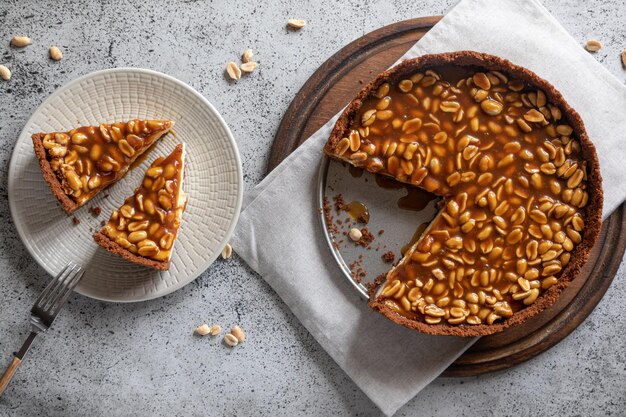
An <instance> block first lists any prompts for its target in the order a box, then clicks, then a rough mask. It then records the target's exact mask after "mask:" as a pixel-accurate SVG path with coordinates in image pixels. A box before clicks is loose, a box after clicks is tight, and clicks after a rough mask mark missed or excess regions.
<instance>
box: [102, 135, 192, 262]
mask: <svg viewBox="0 0 626 417" xmlns="http://www.w3.org/2000/svg"><path fill="white" fill-rule="evenodd" d="M184 169H185V148H184V144H179V145H177V146H176V148H175V149H174V150H173V151H172V153H171V154H170V155H169V156H167V157H159V158H157V159H156V160H155V161H154V162H153V163H152V164H151V165H150V168H148V169H147V170H146V173H145V175H144V178H143V180H142V183H141V185H140V186H139V187H137V189H135V191H134V192H133V195H131V196H130V197H128V198H127V199H126V200H125V201H124V204H123V205H122V206H121V207H120V208H119V209H118V210H115V211H113V213H112V214H111V217H110V219H109V221H108V222H107V224H106V225H105V226H104V227H103V228H102V230H101V231H99V232H97V233H96V234H95V235H94V240H95V241H96V243H98V245H100V246H102V247H103V248H104V249H106V250H107V251H109V252H111V253H114V254H116V255H118V256H120V257H122V258H124V259H126V260H128V261H130V262H134V263H137V264H140V265H144V266H148V267H150V268H154V269H159V270H167V269H168V268H169V264H170V259H171V256H172V251H173V246H174V242H175V241H176V238H177V236H178V230H179V228H180V221H181V217H182V214H183V211H184V210H185V208H186V204H187V196H186V195H185V193H184V191H183V188H182V185H183V178H184Z"/></svg>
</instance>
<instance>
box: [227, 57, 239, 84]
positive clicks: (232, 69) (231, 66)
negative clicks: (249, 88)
mask: <svg viewBox="0 0 626 417" xmlns="http://www.w3.org/2000/svg"><path fill="white" fill-rule="evenodd" d="M226 72H227V73H228V76H229V77H230V78H231V79H233V80H238V79H240V78H241V70H240V69H239V66H238V65H237V64H236V63H234V62H233V61H230V62H229V63H228V65H226Z"/></svg>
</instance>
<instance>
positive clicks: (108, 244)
mask: <svg viewBox="0 0 626 417" xmlns="http://www.w3.org/2000/svg"><path fill="white" fill-rule="evenodd" d="M93 239H94V240H95V241H96V243H97V244H98V245H100V246H102V247H103V248H104V249H106V250H107V251H109V252H111V253H113V254H115V255H117V256H120V257H122V258H124V259H126V260H127V261H130V262H134V263H136V264H139V265H144V266H147V267H150V268H154V269H158V270H160V271H166V270H167V269H168V268H169V267H170V263H169V261H168V262H159V261H155V260H152V259H148V258H145V257H143V256H138V255H135V254H134V253H132V252H130V251H128V250H126V249H124V248H123V247H121V246H120V245H118V244H117V243H115V242H113V241H112V240H111V239H109V238H108V237H107V236H106V235H105V234H104V233H102V232H97V233H95V234H94V235H93Z"/></svg>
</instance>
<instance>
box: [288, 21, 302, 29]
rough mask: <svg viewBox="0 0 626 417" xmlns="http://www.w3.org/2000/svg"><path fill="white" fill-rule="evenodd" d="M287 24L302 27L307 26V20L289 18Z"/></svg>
mask: <svg viewBox="0 0 626 417" xmlns="http://www.w3.org/2000/svg"><path fill="white" fill-rule="evenodd" d="M287 26H289V27H290V28H292V29H296V30H297V29H302V28H303V27H305V26H306V20H303V19H289V20H287Z"/></svg>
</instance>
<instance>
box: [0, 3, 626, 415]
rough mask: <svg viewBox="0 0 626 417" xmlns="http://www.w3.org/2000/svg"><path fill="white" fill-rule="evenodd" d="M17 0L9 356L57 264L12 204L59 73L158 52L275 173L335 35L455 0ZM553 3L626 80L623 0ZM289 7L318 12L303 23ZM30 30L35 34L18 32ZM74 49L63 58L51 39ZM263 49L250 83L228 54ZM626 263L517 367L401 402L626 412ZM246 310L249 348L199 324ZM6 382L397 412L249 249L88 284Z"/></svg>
mask: <svg viewBox="0 0 626 417" xmlns="http://www.w3.org/2000/svg"><path fill="white" fill-rule="evenodd" d="M40 3H43V2H36V1H34V0H29V1H24V0H19V1H18V0H9V1H7V0H5V1H3V2H2V3H1V4H0V44H1V46H0V54H1V57H2V58H0V61H2V63H3V64H6V65H7V66H9V67H10V68H11V70H12V71H13V78H12V79H11V80H10V81H9V82H0V115H1V116H0V271H2V272H0V366H2V367H4V366H5V365H6V364H7V363H8V361H9V360H10V355H11V352H13V351H14V350H16V349H17V348H18V347H19V346H20V344H21V342H22V339H23V338H24V337H25V335H26V332H27V330H28V327H27V317H28V310H29V308H30V306H31V304H32V302H33V300H34V298H35V297H36V296H37V294H38V293H39V292H40V291H41V289H43V287H44V284H45V282H46V281H47V280H48V279H49V277H47V276H46V274H45V272H44V271H43V270H42V269H41V268H40V267H39V266H38V265H36V264H35V263H34V262H33V261H32V259H31V258H30V257H29V255H28V253H27V252H26V250H25V249H24V247H23V246H22V244H21V242H20V240H19V238H18V237H17V234H16V231H15V228H14V226H13V224H12V222H11V220H10V214H9V208H8V202H7V170H8V165H9V158H10V156H11V151H12V149H13V145H14V142H15V140H16V138H17V136H18V134H19V132H20V131H21V129H22V128H23V126H24V124H25V122H26V120H27V119H28V117H29V116H30V114H31V113H32V111H33V110H34V109H35V108H36V107H37V106H38V105H39V104H40V103H41V102H42V101H43V100H44V99H45V98H46V97H47V96H48V95H49V94H50V93H51V92H52V91H54V90H55V89H56V88H57V87H59V86H61V85H63V84H64V83H66V82H68V81H70V80H72V79H74V78H76V77H78V76H79V75H83V74H86V73H88V72H91V71H94V70H98V69H103V68H110V67H115V66H118V67H120V66H137V67H147V68H151V69H155V70H158V71H162V72H165V73H168V74H170V75H172V76H174V77H177V78H179V79H181V80H183V81H184V82H186V83H189V84H190V85H191V86H193V87H194V88H196V89H197V90H198V91H200V93H202V94H203V95H204V96H205V97H207V98H208V99H209V101H211V102H212V103H213V104H214V105H215V106H216V107H217V108H218V109H219V111H220V112H221V113H222V115H223V116H224V117H225V119H226V121H227V122H228V123H229V125H230V127H231V129H232V131H233V134H234V135H235V138H236V139H237V142H238V145H239V149H240V152H241V155H242V159H243V161H244V166H243V169H244V177H245V186H246V189H250V188H251V187H253V186H254V185H255V184H257V183H258V182H259V181H260V180H261V179H262V178H263V176H264V172H265V164H266V161H267V156H268V153H269V147H270V144H271V141H272V138H273V135H274V132H275V130H276V128H277V127H278V124H279V122H280V118H281V116H282V114H283V112H284V111H285V110H286V108H287V106H288V105H289V103H290V101H291V99H292V98H293V96H294V95H295V93H296V92H297V91H298V89H299V88H300V87H301V85H302V84H303V83H304V82H305V81H306V79H307V78H308V77H309V76H310V75H311V74H312V73H313V71H314V70H315V69H316V68H317V67H318V66H319V65H320V64H321V63H322V62H324V60H326V59H327V58H328V57H329V56H331V55H332V54H333V53H334V52H336V51H337V50H338V49H340V48H341V47H342V46H344V45H346V44H347V43H348V42H350V41H351V40H353V39H355V38H357V37H359V36H360V35H362V34H364V33H367V32H369V31H371V30H374V29H376V28H378V27H380V26H383V25H386V24H390V23H393V22H395V21H399V20H403V19H407V18H411V17H417V16H424V15H433V14H441V13H443V12H445V11H446V10H448V9H449V8H450V7H451V6H452V5H453V4H454V3H455V1H454V0H447V1H444V2H439V1H434V0H428V1H422V2H419V3H416V2H413V1H395V2H394V1H387V0H379V1H371V0H365V1H355V0H350V1H344V2H335V1H330V0H325V1H318V2H299V1H295V0H276V1H271V2H268V3H267V5H260V4H255V2H248V1H242V0H232V1H229V2H224V1H213V2H211V1H187V0H173V1H169V2H167V3H166V2H158V4H157V2H146V1H122V0H119V1H102V2H90V1H87V0H82V1H79V2H72V1H69V0H64V1H59V2H50V4H49V5H44V4H40ZM546 6H547V8H548V9H549V10H550V11H551V12H552V13H553V14H554V15H555V16H556V18H557V19H558V20H559V21H560V22H561V23H562V24H563V25H564V26H565V28H566V29H567V30H568V31H569V32H570V33H571V34H572V35H573V36H574V37H575V38H576V39H578V40H580V41H581V42H583V41H585V40H586V39H588V38H591V37H597V38H598V39H601V40H602V41H603V42H604V45H605V46H604V48H603V49H602V50H601V51H600V52H598V53H597V54H596V55H595V56H596V57H597V59H599V60H600V61H601V62H602V63H603V64H604V65H605V67H607V68H608V69H609V70H610V71H611V72H613V73H614V74H615V75H616V76H617V77H618V78H619V79H620V80H626V71H624V70H623V69H622V67H621V64H620V62H619V52H620V51H621V50H623V49H624V48H626V40H625V39H626V26H625V25H624V21H626V6H624V4H623V2H622V1H621V0H604V1H603V0H592V1H588V2H585V5H584V6H583V5H582V2H578V1H575V0H559V1H555V2H549V3H547V4H546ZM289 17H302V18H305V19H307V20H309V25H308V26H307V27H306V28H305V29H304V30H302V31H300V32H291V31H288V30H286V29H285V25H284V24H285V21H286V19H287V18H289ZM14 34H27V35H29V36H30V37H32V38H33V41H34V44H33V45H31V46H29V47H27V48H25V49H14V48H10V47H9V46H8V41H9V39H10V37H11V36H12V35H14ZM52 44H56V45H58V46H60V47H61V48H62V49H63V51H64V53H65V58H64V59H63V60H62V61H61V62H58V63H55V62H52V61H49V60H48V58H47V48H48V46H50V45H52ZM246 47H252V48H254V49H255V50H256V51H257V54H256V58H257V60H258V62H259V63H260V67H259V70H258V71H257V72H256V73H254V74H253V75H252V76H250V77H247V78H246V79H245V80H241V81H240V82H238V83H235V84H230V83H228V82H227V81H226V80H225V79H224V76H223V71H224V65H225V63H226V62H227V61H229V60H231V59H237V58H238V56H239V54H240V53H241V51H243V49H245V48H246ZM624 300H626V268H624V264H622V267H621V268H620V271H619V272H618V276H617V277H616V278H615V281H614V282H613V284H612V286H611V287H610V288H609V290H608V292H607V294H606V296H605V298H604V299H603V301H602V302H601V303H600V304H599V306H598V307H597V308H596V310H595V311H594V312H593V313H592V314H591V316H590V317H589V318H588V319H587V320H586V321H585V322H584V324H583V325H582V326H580V327H579V328H578V329H577V330H576V331H574V332H573V333H572V334H571V335H570V336H569V337H568V338H567V339H565V340H564V341H563V342H562V343H560V344H559V345H557V346H556V347H554V348H553V349H551V350H550V351H548V352H546V353H544V354H543V355H541V356H539V357H537V358H535V359H533V360H531V361H529V362H526V363H524V364H522V365H520V366H517V367H515V368H513V369H510V370H507V371H503V372H497V373H494V374H489V375H485V376H481V377H477V378H468V379H444V378H439V379H437V380H436V381H435V382H433V383H432V384H431V385H430V386H429V387H427V388H426V389H425V390H424V391H423V392H421V393H420V394H419V395H418V396H417V397H416V398H415V399H413V400H412V401H411V402H409V403H408V404H407V405H406V406H405V407H404V408H402V409H401V410H400V411H399V412H398V415H401V416H405V415H407V416H408V415H438V416H450V415H520V416H526V415H624V414H623V413H624V411H623V406H624V404H625V403H626V338H624V334H626V315H624V313H623V311H624V309H623V304H624ZM202 322H209V323H213V322H215V323H220V324H222V326H224V327H226V326H231V325H233V324H237V323H238V324H240V325H241V326H242V327H243V328H244V329H245V330H246V331H247V334H248V340H247V341H246V342H245V343H244V344H243V345H242V346H240V347H238V348H236V349H234V350H231V349H229V348H227V347H226V346H224V345H223V344H222V343H221V340H220V339H210V338H204V339H201V338H198V337H194V336H192V335H191V330H192V329H193V328H194V327H195V325H197V324H199V323H202ZM32 353H33V354H32V355H31V356H30V357H29V358H28V360H27V361H26V362H25V363H24V364H23V365H22V367H21V369H20V370H19V371H18V374H17V375H16V377H15V379H14V381H13V383H12V384H11V386H10V387H9V389H8V391H7V392H6V394H5V395H4V396H3V397H2V398H1V399H0V416H35V415H42V416H74V415H88V414H92V415H112V416H127V415H129V416H130V415H133V416H135V415H154V416H161V415H163V416H165V415H172V414H173V415H181V414H184V415H249V414H255V415H256V414H261V415H289V416H291V415H297V414H305V413H306V414H310V415H379V411H378V410H377V409H376V408H375V407H374V406H373V404H372V403H371V402H370V401H369V400H368V399H367V397H365V395H364V394H363V393H361V392H360V391H359V389H358V388H357V387H356V386H355V385H354V384H353V383H352V382H351V381H350V380H349V379H348V378H347V377H346V375H345V374H344V373H343V372H342V371H341V370H340V369H339V368H338V367H337V365H336V364H335V363H334V362H333V361H332V360H331V359H330V358H329V356H328V355H327V354H326V353H325V352H324V351H323V350H321V348H320V347H319V345H318V344H317V343H316V341H315V340H314V339H313V338H312V337H311V336H310V335H309V334H308V333H307V331H306V330H305V329H304V328H303V327H302V326H301V325H300V324H299V322H298V321H297V320H296V319H295V318H294V317H293V315H292V314H291V313H290V312H289V310H288V309H287V308H286V307H285V305H284V304H283V303H282V302H281V301H280V299H278V297H277V296H276V295H275V294H274V293H273V291H272V290H271V289H270V288H269V287H268V285H267V284H265V283H264V281H263V280H262V279H261V278H260V277H259V276H257V275H256V274H255V273H253V272H252V271H251V270H250V269H249V268H248V267H247V266H246V265H244V264H243V263H241V262H240V261H239V260H238V259H232V260H230V261H228V262H223V261H218V262H216V263H215V264H214V265H213V266H211V267H210V268H209V269H208V270H207V271H206V272H205V273H204V274H202V276H201V277H200V278H198V280H196V281H195V282H194V283H192V284H190V285H188V286H187V287H185V288H184V289H182V290H180V291H178V292H176V293H174V294H172V295H170V296H167V297H164V298H162V299H159V300H155V301H150V302H146V303H141V304H133V305H116V304H106V303H100V302H94V301H92V300H89V299H86V298H83V297H80V296H75V297H73V298H72V299H71V301H70V303H69V305H68V306H67V308H66V309H65V311H63V313H62V315H61V316H60V318H59V319H58V320H57V322H56V323H55V325H54V327H53V331H51V332H50V333H49V334H48V335H47V336H46V337H45V338H41V339H40V340H38V341H37V342H36V343H35V346H34V350H33V352H32Z"/></svg>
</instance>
